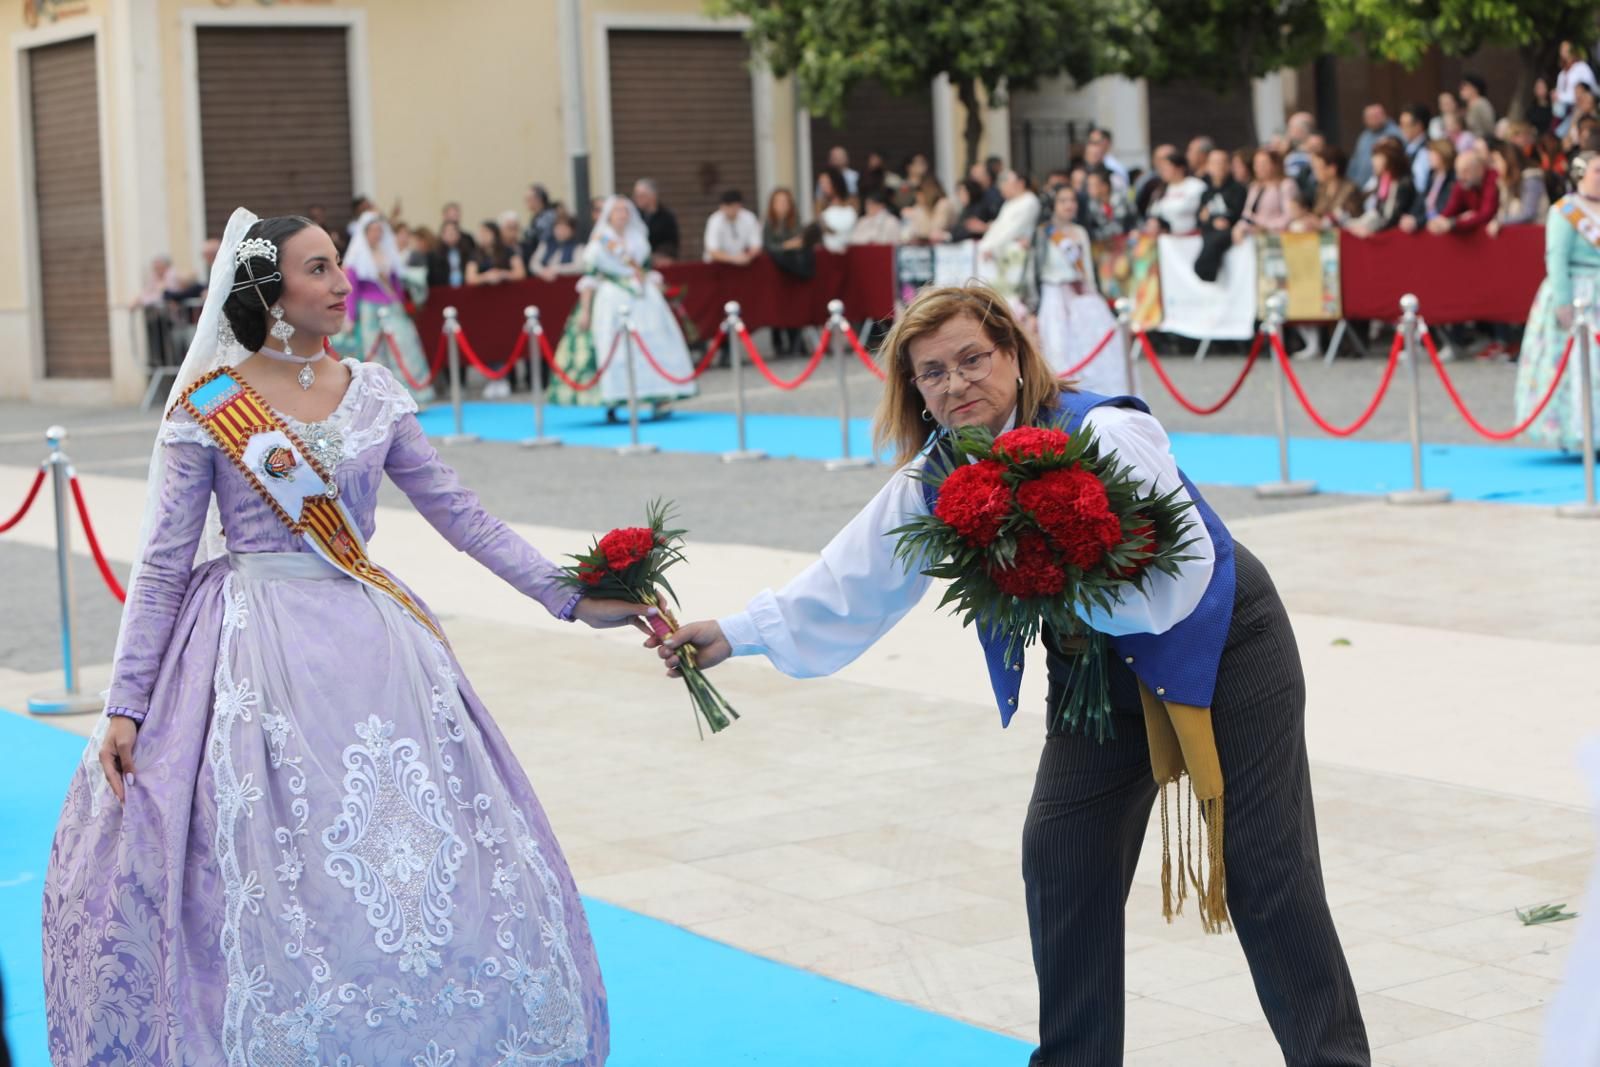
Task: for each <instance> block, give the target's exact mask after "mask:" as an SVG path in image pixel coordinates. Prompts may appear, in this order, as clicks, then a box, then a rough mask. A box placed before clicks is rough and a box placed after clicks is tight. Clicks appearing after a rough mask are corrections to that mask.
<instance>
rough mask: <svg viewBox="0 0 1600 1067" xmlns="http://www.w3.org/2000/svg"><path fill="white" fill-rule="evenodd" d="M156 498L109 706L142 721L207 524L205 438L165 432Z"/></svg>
mask: <svg viewBox="0 0 1600 1067" xmlns="http://www.w3.org/2000/svg"><path fill="white" fill-rule="evenodd" d="M160 447H161V448H164V449H166V456H165V461H166V463H165V466H166V471H165V474H164V475H163V477H162V480H161V488H160V493H161V502H160V505H159V506H158V507H157V509H156V514H155V519H154V522H153V525H152V526H151V528H150V531H149V539H148V541H147V542H146V543H145V547H144V554H143V556H142V557H141V558H140V559H139V561H138V562H139V572H138V574H137V576H136V577H135V579H134V581H133V583H132V584H131V585H130V586H129V588H128V600H127V605H126V606H125V607H124V608H123V615H122V635H123V636H122V647H121V648H120V649H119V650H118V653H117V659H116V663H115V664H113V665H112V668H111V689H110V692H109V694H108V695H107V698H106V713H107V714H109V715H125V716H127V717H128V718H130V719H132V720H134V721H135V722H143V721H144V717H145V714H146V713H147V712H148V711H149V710H150V691H151V690H152V689H154V688H155V684H156V675H157V673H158V672H159V671H160V670H161V661H162V659H163V658H164V657H165V655H166V652H167V645H168V643H169V642H170V641H171V638H172V627H173V624H174V623H175V622H176V621H177V618H178V609H179V608H180V607H181V606H182V605H183V598H184V595H185V594H186V593H188V591H189V579H190V576H191V574H192V573H193V571H194V555H195V550H196V549H197V548H198V547H199V545H200V537H201V535H202V534H203V533H204V532H205V525H206V509H207V506H208V505H209V504H210V502H211V479H212V473H211V453H210V450H209V449H208V448H206V447H205V446H204V445H200V444H195V443H191V442H187V441H173V440H168V441H167V443H165V444H162V445H161V446H160Z"/></svg>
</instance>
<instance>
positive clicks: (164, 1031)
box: [44, 209, 645, 1067]
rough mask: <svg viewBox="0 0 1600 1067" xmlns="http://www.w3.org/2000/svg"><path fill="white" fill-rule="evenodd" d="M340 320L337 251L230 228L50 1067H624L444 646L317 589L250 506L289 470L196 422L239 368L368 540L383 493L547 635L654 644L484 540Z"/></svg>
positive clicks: (607, 610) (52, 948)
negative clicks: (576, 624)
mask: <svg viewBox="0 0 1600 1067" xmlns="http://www.w3.org/2000/svg"><path fill="white" fill-rule="evenodd" d="M241 241H242V243H241ZM349 292H350V285H349V283H348V282H347V281H346V279H345V276H344V274H343V273H342V272H341V271H340V269H339V267H338V265H337V262H336V252H335V250H334V247H333V243H332V242H331V241H330V240H329V239H328V237H327V235H326V234H325V233H324V232H323V231H322V230H321V229H319V228H317V227H316V226H314V225H311V224H310V223H308V222H307V221H306V220H304V219H296V218H277V219H268V220H265V221H260V222H258V221H257V220H256V219H255V217H254V216H253V215H250V214H249V212H246V211H244V210H243V209H241V210H240V211H238V212H235V215H234V219H233V221H232V222H230V224H229V227H228V233H227V236H226V237H225V239H224V245H223V248H222V250H221V252H220V254H219V255H218V257H217V260H216V264H215V266H214V267H213V269H212V277H211V285H210V290H209V294H208V296H207V299H206V304H205V311H204V312H203V314H202V317H201V321H200V327H199V330H198V334H197V340H196V343H195V345H194V347H193V348H191V350H190V353H189V356H188V357H187V359H186V360H185V363H184V366H183V368H182V371H181V373H180V377H179V380H178V383H177V385H175V386H174V389H173V397H174V398H175V399H177V398H183V397H187V398H188V403H187V404H180V403H173V404H170V405H169V408H168V416H167V418H166V420H165V421H164V422H163V424H162V428H161V431H160V435H159V442H158V444H157V447H156V452H155V455H154V457H153V459H152V481H151V486H150V490H149V492H150V496H149V499H148V501H147V505H146V512H145V524H144V527H143V529H142V531H141V534H140V541H141V544H140V550H139V554H138V555H137V556H136V564H135V572H134V575H133V577H132V579H131V582H130V588H129V596H128V604H127V609H126V612H125V614H124V616H123V621H122V630H121V633H120V635H119V637H118V651H117V655H116V658H115V667H114V673H113V678H112V684H111V690H110V695H109V701H108V707H107V712H108V714H107V717H106V719H105V720H103V721H102V723H101V724H100V726H99V728H98V729H97V731H96V736H95V740H93V741H92V742H91V744H90V746H89V749H88V751H87V752H86V753H85V765H84V766H83V767H82V768H81V769H80V770H79V771H78V773H77V774H76V775H75V777H74V779H73V781H72V784H71V787H70V790H69V792H68V795H67V800H66V804H65V806H64V808H63V811H62V814H61V822H60V825H59V828H58V829H57V832H56V838H55V844H54V847H53V849H52V852H51V857H50V867H49V872H48V875H47V879H46V885H45V900H44V970H45V987H46V1009H47V1015H48V1024H49V1041H50V1054H51V1057H52V1059H53V1061H54V1063H55V1064H56V1065H57V1067H66V1065H89V1064H93V1065H102V1064H105V1065H110V1064H160V1065H176V1064H200V1065H211V1064H227V1065H230V1067H233V1065H239V1067H256V1065H267V1064H271V1065H289V1064H306V1065H308V1067H317V1065H322V1064H330V1065H339V1067H358V1065H359V1067H388V1065H392V1064H394V1065H405V1067H412V1065H416V1067H443V1065H445V1064H453V1065H455V1067H476V1065H480V1064H483V1065H487V1064H525V1065H534V1064H537V1065H542V1067H556V1065H558V1064H560V1065H565V1064H581V1065H584V1067H598V1065H600V1064H603V1063H604V1061H605V1058H606V1055H607V1051H608V1043H609V1038H608V1022H607V1014H606V997H605V989H604V986H603V985H602V983H601V979H600V973H599V968H598V966H597V963H596V959H595V952H594V946H593V943H592V941H591V940H590V935H589V929H588V924H587V921H586V919H585V916H584V912H583V907H582V904H581V902H580V900H579V897H578V893H577V890H576V888H575V886H574V884H573V879H572V876H571V873H570V872H569V870H568V868H567V865H566V862H565V860H564V858H563V856H562V854H561V850H560V847H559V846H558V845H557V843H556V839H555V837H554V835H553V834H552V832H551V829H550V825H549V822H548V820H547V819H546V818H545V815H544V812H543V811H542V810H541V808H540V806H539V802H538V800H537V799H535V797H534V793H533V789H532V787H531V785H530V784H529V781H528V778H527V776H526V774H525V773H524V772H523V770H522V768H521V767H520V766H519V765H518V763H517V759H516V756H515V754H514V753H513V752H512V751H511V749H510V747H509V746H508V745H507V743H506V741H505V739H504V737H503V736H502V735H501V733H500V731H499V729H498V728H497V727H496V725H495V723H494V721H493V720H492V719H491V718H490V717H489V714H488V712H487V711H486V710H485V709H484V707H483V704H482V703H481V702H480V701H479V699H478V697H477V695H476V694H475V693H474V691H473V689H472V687H471V685H470V684H469V683H468V682H467V680H466V679H465V677H464V676H463V674H462V670H461V666H460V664H459V663H458V662H457V660H456V659H455V656H454V655H453V654H452V652H451V650H450V647H449V646H448V645H447V644H446V643H444V642H443V641H442V640H441V639H440V638H439V637H438V636H436V635H435V630H437V627H438V622H437V619H435V618H434V617H433V616H432V615H431V613H429V612H428V611H427V609H426V608H425V607H423V606H421V605H416V606H415V608H414V610H412V609H410V608H408V606H407V604H406V601H407V599H408V597H407V594H406V593H405V591H404V590H403V588H401V589H400V591H399V594H398V595H390V594H388V593H385V592H382V591H380V590H378V589H376V588H374V586H373V585H372V584H368V583H367V582H364V581H358V580H356V579H355V578H352V577H351V576H349V575H348V574H347V573H346V572H345V571H343V570H340V569H339V568H337V567H336V566H335V565H334V564H333V563H331V562H328V561H327V560H326V558H325V556H324V555H322V554H319V550H318V549H317V547H316V545H315V544H313V543H312V538H310V537H309V536H304V537H303V536H300V535H297V534H296V533H294V532H292V531H291V529H290V527H289V525H288V524H287V523H286V521H284V519H282V518H281V517H279V516H278V515H277V514H275V512H274V511H273V510H272V509H271V508H270V507H269V505H268V504H267V503H266V499H265V498H264V497H263V496H262V495H260V492H262V491H271V490H258V486H265V485H267V484H268V482H267V478H266V475H267V474H268V473H270V472H269V471H267V470H265V468H266V467H268V466H270V465H271V456H270V453H269V456H268V459H267V460H265V461H263V471H262V476H261V477H260V478H259V479H256V477H255V476H254V475H252V474H248V473H246V472H247V471H250V470H253V469H254V468H251V467H250V466H249V464H248V463H246V462H239V463H235V462H234V461H233V460H232V459H231V458H230V457H231V455H232V454H233V453H231V452H229V451H227V449H226V447H225V446H223V445H219V443H218V441H217V440H216V439H215V438H214V437H213V436H211V435H210V432H209V431H208V430H207V429H206V426H207V425H210V423H204V424H203V423H201V422H199V421H197V419H196V414H195V405H197V403H198V399H199V398H200V397H201V395H202V394H201V392H200V391H199V390H198V389H197V388H196V387H197V383H198V385H201V386H203V385H204V384H205V383H207V382H208V381H213V380H218V379H212V378H211V377H209V376H208V372H209V371H211V370H213V369H216V368H228V370H227V373H228V375H230V376H231V377H232V378H233V379H236V380H237V381H240V382H242V383H243V384H244V385H245V386H248V387H249V388H250V389H252V390H253V391H254V393H253V395H255V396H258V397H259V399H260V402H261V403H262V404H263V405H265V406H268V410H270V411H272V412H274V413H276V418H277V419H279V420H281V422H282V423H284V424H285V425H286V426H287V427H288V428H289V429H290V430H292V431H293V436H294V437H297V438H298V442H299V443H303V444H302V447H303V449H304V451H305V452H306V453H307V455H308V456H309V457H314V458H315V460H316V461H317V462H316V463H315V464H311V463H306V464H303V466H307V467H313V466H314V467H319V468H320V469H321V470H322V471H325V472H328V478H329V479H330V480H331V482H332V483H334V485H335V487H336V489H337V497H336V499H337V500H338V501H339V502H340V503H342V505H343V508H344V513H345V514H347V515H348V516H349V519H350V523H351V524H352V525H353V526H354V527H355V528H356V530H355V531H354V532H355V533H356V534H357V535H358V537H357V540H359V541H362V542H364V541H365V539H366V538H369V537H370V536H371V534H372V532H373V525H374V512H375V508H376V505H377V496H378V488H379V485H380V483H381V482H382V480H383V476H384V475H385V474H387V475H388V476H389V477H390V478H391V479H392V480H393V481H394V482H395V484H396V485H398V486H399V487H400V489H402V490H403V491H404V492H405V493H406V494H407V496H409V497H410V499H411V501H412V503H413V504H414V505H415V506H416V507H417V509H418V510H419V511H420V512H422V514H423V515H424V516H425V517H426V518H427V519H428V521H429V522H430V523H431V524H432V525H433V526H434V527H435V528H436V529H438V530H439V532H440V533H441V534H442V535H443V536H444V537H445V539H446V540H447V541H449V542H450V543H451V544H452V545H453V546H455V548H457V549H458V550H460V551H463V552H466V553H468V554H470V555H471V556H472V557H473V558H474V559H476V560H477V561H478V562H480V563H482V564H483V565H484V566H485V567H486V568H488V569H489V570H491V571H493V572H494V573H495V574H497V575H499V576H500V577H501V578H503V579H504V580H506V581H507V582H508V583H510V584H511V585H512V586H514V587H515V588H516V589H518V590H519V591H521V592H523V593H524V594H526V595H527V596H528V597H530V598H532V599H534V600H536V601H538V602H539V603H540V604H542V605H543V606H544V607H545V608H546V609H547V610H549V611H550V612H551V614H553V615H555V616H557V617H559V618H564V619H573V618H576V619H580V620H582V621H584V622H586V623H588V624H589V625H591V626H616V625H621V624H625V623H627V622H629V621H635V622H637V621H638V620H637V616H638V615H639V614H641V613H643V612H644V611H645V609H644V608H642V607H641V606H639V605H634V604H627V603H622V602H617V601H603V600H592V599H577V598H575V597H574V596H573V595H572V594H571V593H570V592H569V591H568V589H567V588H565V587H564V586H563V585H562V584H561V583H560V582H559V581H558V579H557V569H556V567H555V566H554V565H552V564H551V563H550V562H549V561H547V560H546V559H545V558H544V557H543V556H541V555H540V554H539V553H538V552H537V551H535V550H534V549H533V548H532V547H531V546H530V545H528V544H527V543H526V542H524V541H523V540H522V539H521V538H520V537H518V536H517V535H516V534H515V533H514V532H512V531H511V530H510V529H509V528H508V527H507V526H506V525H505V524H503V523H502V522H500V521H499V520H497V519H495V518H493V517H492V516H490V515H489V514H488V513H487V512H485V511H484V509H483V508H482V506H480V504H479V503H478V500H477V498H476V497H475V496H474V495H473V494H472V493H471V492H470V491H468V490H467V489H465V488H463V487H462V485H461V483H460V481H459V480H458V479H457V477H456V475H455V473H454V472H453V471H452V470H451V469H450V468H449V467H447V466H446V465H445V464H444V463H443V462H442V461H441V460H440V458H439V456H438V454H437V453H436V452H435V451H434V449H433V448H432V447H431V446H430V445H429V443H428V441H427V438H426V437H425V436H424V435H423V432H422V429H421V427H420V426H419V425H418V423H417V420H416V417H415V415H414V412H415V411H416V405H415V403H414V402H413V401H412V399H411V398H410V396H408V395H407V393H406V392H405V390H404V389H402V388H401V387H400V385H399V384H398V382H397V381H396V380H395V379H394V377H393V376H392V375H391V374H390V372H389V371H388V370H387V369H386V368H384V367H382V366H380V365H377V364H372V363H359V362H357V361H355V360H345V361H344V362H343V363H339V362H336V361H334V360H333V359H331V358H327V357H326V356H325V355H323V353H324V351H325V349H324V348H323V343H324V339H325V338H326V337H327V335H329V334H331V333H333V332H335V331H337V330H338V329H339V327H340V325H341V323H342V321H343V319H344V312H345V308H344V304H345V300H346V298H347V297H348V295H349ZM269 308H271V309H272V310H271V314H270V316H269V314H268V309H269ZM280 311H281V313H282V314H281V316H280V315H279V312H280ZM223 315H225V316H226V318H227V320H228V325H227V326H226V327H223V328H222V329H221V330H220V338H219V326H220V325H221V323H220V319H221V318H222V316H223ZM269 323H272V324H273V325H272V328H271V332H270V335H269V333H268V324H269ZM224 384H227V383H226V382H224ZM235 388H237V387H235ZM192 389H193V390H195V391H193V392H191V390H192ZM242 392H247V391H242ZM236 395H239V394H238V393H236ZM202 406H203V405H202ZM208 417H209V416H208ZM245 455H246V457H248V456H249V452H248V451H247V452H246V453H245ZM324 488H325V486H323V485H321V484H319V485H318V487H317V493H316V497H321V496H324V495H326V496H330V497H331V496H332V493H324V492H323V489H324ZM271 492H273V494H274V497H273V498H274V499H278V497H277V496H276V491H271ZM316 497H313V498H308V499H316ZM213 499H214V503H215V509H216V511H215V513H214V514H219V515H220V520H221V528H222V529H225V530H226V541H225V547H222V546H218V547H221V551H220V553H216V552H214V551H213V549H212V547H210V544H209V543H210V542H211V541H212V539H213V537H214V536H215V535H216V534H217V533H219V532H220V531H218V530H216V529H215V528H214V527H212V528H211V529H209V530H208V527H211V526H212V524H211V523H209V522H208V506H210V505H211V503H212V501H213ZM308 509H309V506H308ZM307 513H308V512H307V511H302V512H301V514H302V515H304V514H307ZM197 552H198V557H197ZM208 557H209V558H208ZM197 558H198V560H200V562H199V565H198V566H194V567H192V569H191V562H192V561H195V560H196V559H197ZM641 625H642V623H641Z"/></svg>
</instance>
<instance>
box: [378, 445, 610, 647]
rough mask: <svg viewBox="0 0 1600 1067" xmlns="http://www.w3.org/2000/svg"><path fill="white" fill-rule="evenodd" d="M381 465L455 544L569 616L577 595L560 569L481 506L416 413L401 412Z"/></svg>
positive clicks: (557, 612)
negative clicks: (566, 581) (442, 453)
mask: <svg viewBox="0 0 1600 1067" xmlns="http://www.w3.org/2000/svg"><path fill="white" fill-rule="evenodd" d="M383 467H384V470H385V471H386V472H388V475H389V477H390V479H392V480H393V481H394V484H395V485H397V486H399V487H400V489H401V491H402V492H404V493H405V494H406V496H407V497H409V498H410V499H411V503H412V504H414V505H416V508H417V511H418V512H420V513H421V514H422V517H423V518H425V519H427V520H428V523H429V524H430V525H431V526H432V527H433V528H434V529H435V530H438V531H439V533H440V534H442V535H443V536H444V539H445V540H446V541H448V542H450V544H451V545H453V546H455V548H456V549H458V550H459V551H462V552H465V553H466V554H467V555H469V556H471V557H472V558H473V559H475V560H477V561H478V562H479V563H481V564H483V565H484V566H485V567H487V568H488V569H489V570H491V571H493V572H494V573H495V574H497V575H499V576H500V577H501V578H503V579H505V581H506V582H507V583H508V584H510V585H511V586H512V587H513V588H514V589H516V590H517V591H518V592H520V593H522V594H524V595H525V596H529V597H532V598H533V599H534V600H537V601H538V602H539V603H541V604H543V605H544V606H545V608H546V610H548V611H549V612H550V614H552V615H554V616H555V617H556V618H558V619H568V620H570V619H571V618H572V609H573V608H574V607H575V606H576V605H577V602H578V598H579V594H578V592H577V591H575V590H573V589H571V588H570V587H568V586H567V585H566V583H565V582H563V581H562V580H561V569H560V568H559V567H557V566H556V565H555V564H554V563H551V562H550V561H549V560H548V559H546V558H545V557H544V556H542V555H540V554H539V551H538V549H536V548H534V547H533V546H532V545H530V544H528V542H527V541H525V540H523V539H522V538H521V537H520V536H518V535H517V533H516V532H515V531H514V530H512V529H511V527H509V526H507V525H506V524H505V523H503V522H501V521H500V520H499V519H497V518H495V517H494V516H493V515H491V514H489V513H488V511H486V510H484V507H483V505H482V504H481V503H479V502H478V495H477V494H476V493H474V492H473V491H472V490H470V489H468V488H466V487H465V486H463V485H462V484H461V478H460V477H459V476H458V475H457V474H456V472H455V470H454V469H452V468H451V467H450V466H449V465H448V464H447V463H445V462H444V460H442V459H440V458H439V453H438V451H437V450H435V449H434V447H433V445H432V444H430V443H429V442H428V438H427V435H426V434H424V433H423V432H422V425H421V423H419V422H417V417H416V416H415V415H410V414H407V415H403V416H401V417H400V418H399V419H398V420H397V421H396V422H395V426H394V435H393V436H392V437H391V438H390V440H389V452H388V455H387V456H385V458H384V463H383Z"/></svg>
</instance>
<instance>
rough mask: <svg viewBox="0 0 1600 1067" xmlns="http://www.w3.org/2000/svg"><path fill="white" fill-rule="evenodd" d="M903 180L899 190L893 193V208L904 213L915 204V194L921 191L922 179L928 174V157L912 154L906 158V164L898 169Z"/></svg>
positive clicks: (917, 153) (919, 153) (920, 153)
mask: <svg viewBox="0 0 1600 1067" xmlns="http://www.w3.org/2000/svg"><path fill="white" fill-rule="evenodd" d="M900 170H901V172H902V173H903V175H904V179H905V180H903V181H902V182H901V183H900V188H898V189H896V190H895V193H894V206H895V208H896V209H897V210H899V211H902V212H903V211H905V210H906V209H907V208H909V207H910V206H911V205H912V204H913V203H915V202H916V199H917V194H918V193H919V192H921V190H922V179H924V178H926V177H927V176H928V174H929V167H928V157H927V155H926V154H924V153H922V152H913V153H912V154H911V155H909V156H907V157H906V162H905V165H904V166H903V167H901V168H900Z"/></svg>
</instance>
